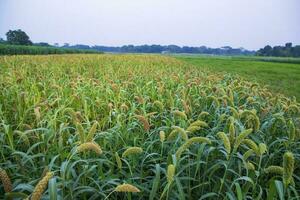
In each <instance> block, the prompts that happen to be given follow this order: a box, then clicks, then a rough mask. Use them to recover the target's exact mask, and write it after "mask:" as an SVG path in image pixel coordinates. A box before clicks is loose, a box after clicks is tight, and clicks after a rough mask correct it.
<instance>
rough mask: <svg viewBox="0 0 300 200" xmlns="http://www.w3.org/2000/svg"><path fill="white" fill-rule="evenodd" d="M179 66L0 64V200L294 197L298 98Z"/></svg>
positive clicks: (137, 59)
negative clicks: (296, 99)
mask: <svg viewBox="0 0 300 200" xmlns="http://www.w3.org/2000/svg"><path fill="white" fill-rule="evenodd" d="M182 59H183V60H184V61H190V63H193V64H194V65H191V64H189V63H187V62H183V61H180V60H179V59H176V58H172V57H163V56H157V55H105V54H104V55H99V54H94V55H83V54H81V55H48V56H2V57H0V90H1V93H0V199H4V198H6V199H12V198H14V199H29V198H30V199H31V200H38V199H50V200H56V199H66V200H68V199H86V200H87V199H118V200H120V199H150V200H154V199H157V200H158V199H237V200H242V199H270V200H271V199H299V198H300V131H299V128H300V104H299V102H297V101H295V99H293V98H288V97H285V96H283V95H277V94H273V93H271V92H270V91H269V90H268V89H267V88H265V87H264V86H263V85H260V84H257V83H255V82H252V81H247V80H243V79H241V78H239V77H237V76H232V75H229V74H227V73H218V74H217V73H214V72H215V71H218V70H217V69H219V68H221V67H222V66H224V64H225V67H226V66H227V68H228V69H232V63H233V64H235V65H234V66H239V65H242V63H244V64H245V61H243V62H242V61H231V60H229V61H226V60H224V59H223V60H222V59H213V60H209V59H208V58H205V59H203V60H201V59H198V58H197V59H196V58H182ZM203 63H204V64H205V63H208V64H205V66H206V65H207V66H212V65H213V64H215V66H216V67H217V68H215V69H214V70H211V71H207V70H205V69H204V68H203V67H199V66H202V65H203V66H204V64H203ZM218 63H219V64H218ZM246 63H250V64H251V63H252V66H253V68H254V69H255V63H258V64H261V65H262V66H265V67H266V66H267V65H268V63H261V62H255V63H254V62H252V61H251V62H249V61H247V62H246ZM271 64H272V63H271ZM280 65H281V64H280ZM272 66H273V64H272ZM281 66H282V65H281ZM288 66H293V65H288ZM210 69H212V68H210ZM233 69H234V68H233ZM259 70H260V69H259ZM290 70H292V69H290ZM295 70H296V71H297V69H295ZM245 73H249V68H248V69H247V70H245ZM266 74H267V75H268V77H269V78H270V77H271V76H270V73H269V72H266ZM294 74H295V73H291V76H293V75H294ZM245 76H246V75H245ZM275 76H276V74H275ZM281 77H282V76H281ZM259 80H260V79H259ZM291 91H292V90H291Z"/></svg>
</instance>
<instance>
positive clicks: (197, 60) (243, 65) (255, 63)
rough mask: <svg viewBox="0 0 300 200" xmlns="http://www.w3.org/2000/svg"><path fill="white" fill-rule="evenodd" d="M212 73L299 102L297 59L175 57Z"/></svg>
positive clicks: (299, 76) (298, 68) (298, 65)
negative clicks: (262, 86) (232, 76)
mask: <svg viewBox="0 0 300 200" xmlns="http://www.w3.org/2000/svg"><path fill="white" fill-rule="evenodd" d="M176 57H177V58H179V59H180V60H184V61H187V62H188V63H191V64H193V65H195V66H199V67H201V68H206V69H208V70H210V71H212V72H222V73H224V72H225V73H232V74H238V75H239V76H242V77H245V78H246V79H248V80H252V81H257V82H259V83H262V84H265V85H268V87H269V88H270V89H272V91H274V92H279V93H283V94H285V95H287V96H289V97H292V96H295V97H297V99H298V100H299V99H300V59H299V58H274V57H273V58H264V57H225V56H224V57H221V56H188V55H187V56H176Z"/></svg>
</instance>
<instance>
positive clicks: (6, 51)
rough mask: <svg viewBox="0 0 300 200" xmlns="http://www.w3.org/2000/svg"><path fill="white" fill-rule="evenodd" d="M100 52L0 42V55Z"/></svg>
mask: <svg viewBox="0 0 300 200" xmlns="http://www.w3.org/2000/svg"><path fill="white" fill-rule="evenodd" d="M72 53H74V54H75V53H101V52H99V51H94V50H79V49H66V48H57V47H46V46H24V45H5V44H0V55H26V54H28V55H40V54H72Z"/></svg>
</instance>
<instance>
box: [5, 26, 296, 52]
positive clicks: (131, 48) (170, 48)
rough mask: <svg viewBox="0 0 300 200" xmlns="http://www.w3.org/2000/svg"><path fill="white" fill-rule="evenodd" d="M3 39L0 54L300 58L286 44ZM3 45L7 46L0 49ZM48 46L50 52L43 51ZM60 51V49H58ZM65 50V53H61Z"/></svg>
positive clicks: (15, 35) (13, 34) (14, 34)
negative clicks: (197, 44) (249, 47)
mask: <svg viewBox="0 0 300 200" xmlns="http://www.w3.org/2000/svg"><path fill="white" fill-rule="evenodd" d="M6 38H7V39H6V40H3V39H1V38H0V45H1V44H2V47H1V48H0V50H1V52H0V54H18V53H22V54H39V52H41V54H48V53H59V52H60V53H78V52H79V50H80V51H81V52H82V53H96V52H112V53H163V54H172V53H187V54H212V55H230V56H233V55H257V56H274V57H300V45H296V46H293V45H292V43H286V44H285V46H274V47H271V46H270V45H267V46H265V47H264V48H261V49H259V50H258V51H250V50H247V49H244V48H232V47H230V46H224V47H221V48H210V47H206V46H200V47H189V46H183V47H180V46H177V45H137V46H135V45H124V46H120V47H112V46H99V45H95V46H89V45H84V44H76V45H69V44H68V43H65V44H64V45H62V46H59V45H58V44H55V45H54V46H53V45H50V44H48V43H46V42H40V43H33V42H32V41H31V40H30V38H29V36H28V35H27V34H26V33H25V32H24V31H22V30H20V29H18V30H9V31H8V32H7V33H6ZM3 44H6V46H3ZM7 45H25V46H34V47H36V49H34V48H29V47H27V48H25V47H24V48H22V47H20V46H18V47H12V46H10V47H8V46H7ZM37 47H48V48H52V49H48V50H46V48H37ZM59 49H60V50H59ZM61 49H64V50H61Z"/></svg>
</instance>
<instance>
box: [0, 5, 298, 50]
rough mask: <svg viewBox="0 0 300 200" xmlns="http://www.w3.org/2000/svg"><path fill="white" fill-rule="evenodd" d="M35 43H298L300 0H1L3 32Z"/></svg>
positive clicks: (0, 33) (0, 27)
mask: <svg viewBox="0 0 300 200" xmlns="http://www.w3.org/2000/svg"><path fill="white" fill-rule="evenodd" d="M9 29H22V30H24V31H25V32H26V33H27V34H28V35H29V36H30V38H31V40H32V41H34V42H42V41H43V42H49V43H51V44H53V43H55V42H58V43H60V44H63V43H70V44H88V45H96V44H97V45H111V46H118V45H125V44H162V45H164V44H177V45H179V46H183V45H189V46H201V45H206V46H209V47H221V46H225V45H230V46H233V47H245V48H248V49H258V48H260V47H263V46H265V45H266V44H270V45H272V46H273V45H283V44H285V43H286V42H289V41H290V42H293V43H294V44H300V1H299V0H0V37H2V38H5V33H6V32H7V31H8V30H9Z"/></svg>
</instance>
